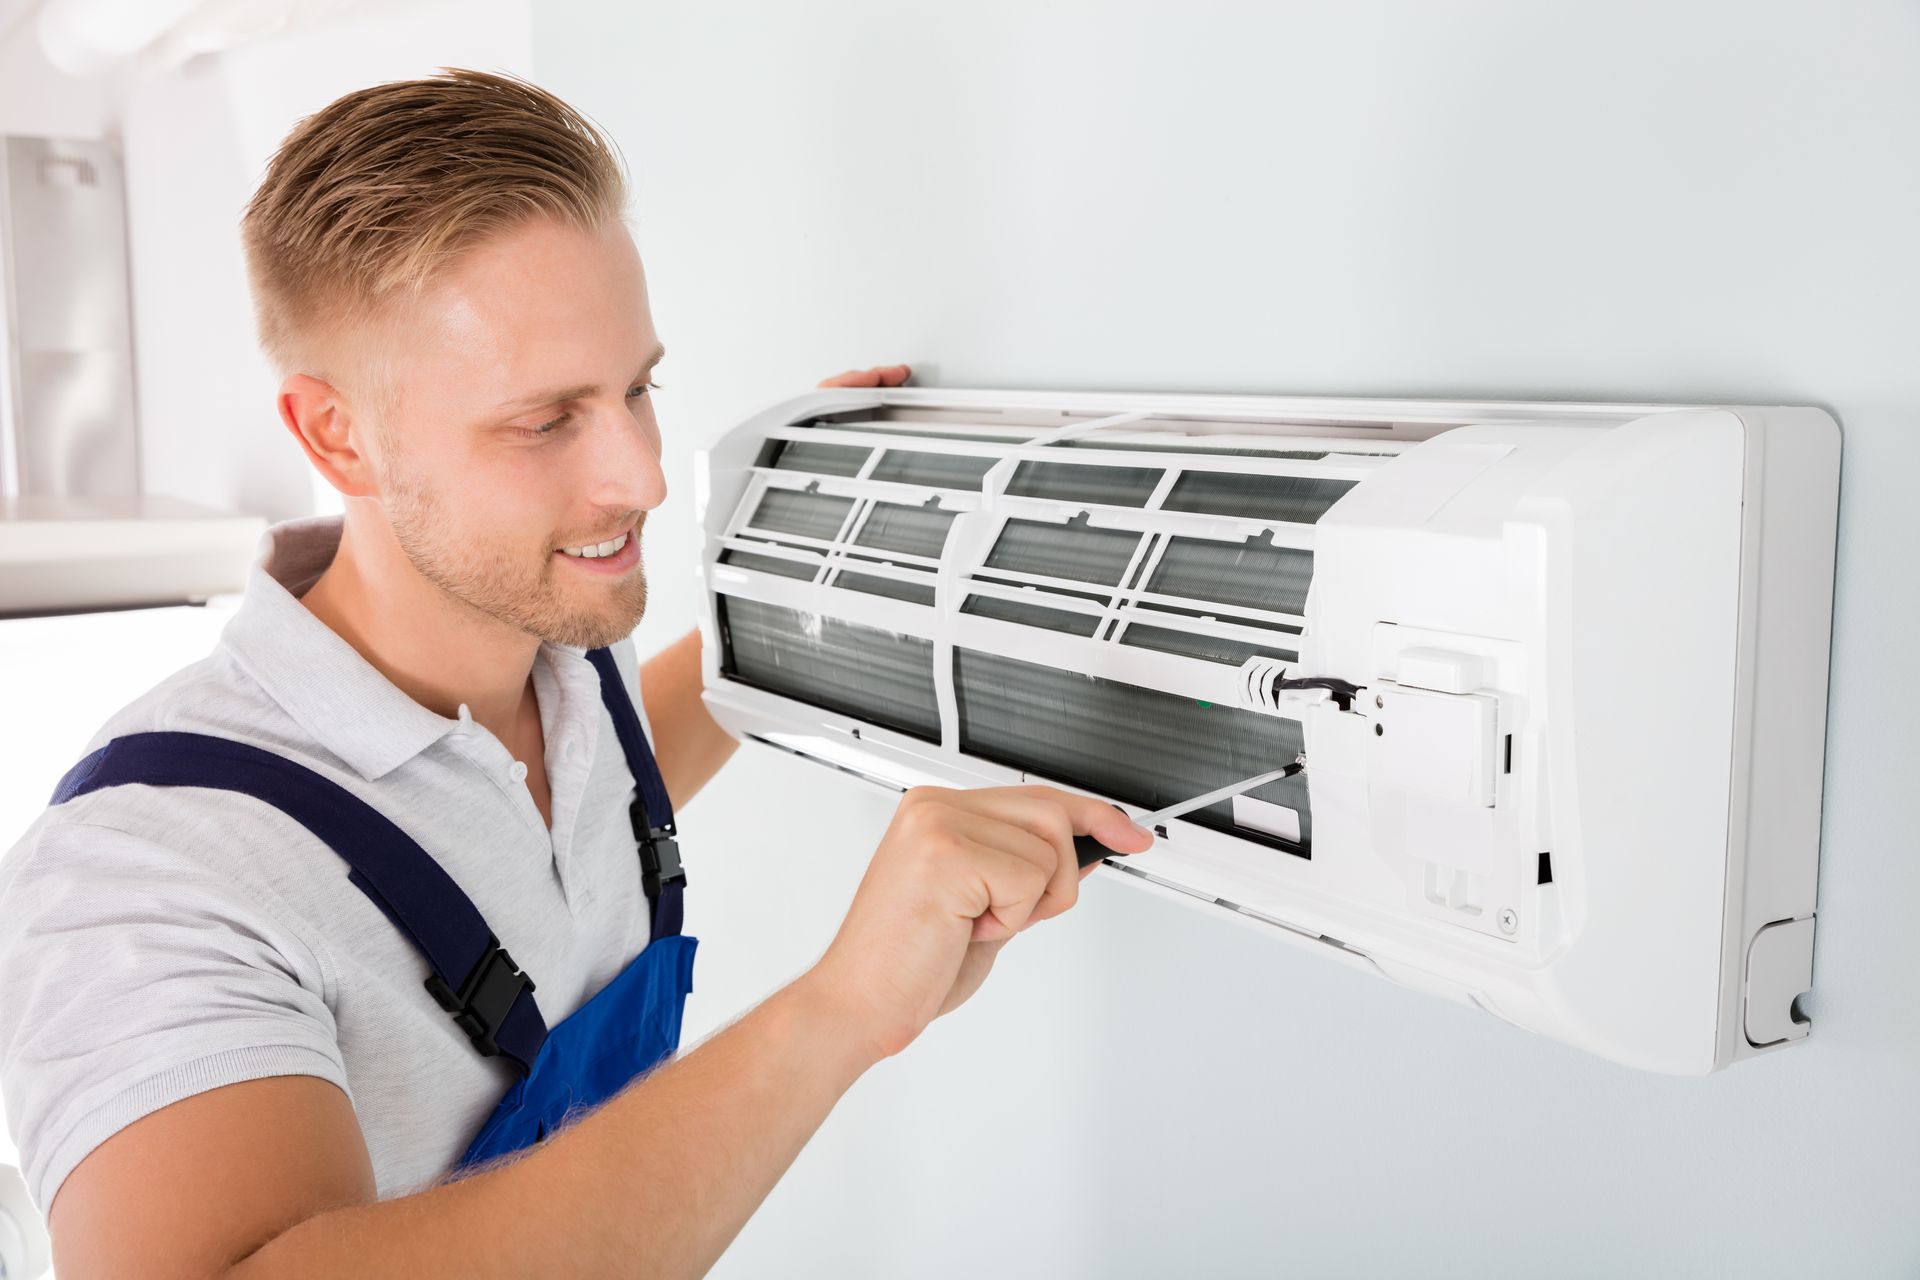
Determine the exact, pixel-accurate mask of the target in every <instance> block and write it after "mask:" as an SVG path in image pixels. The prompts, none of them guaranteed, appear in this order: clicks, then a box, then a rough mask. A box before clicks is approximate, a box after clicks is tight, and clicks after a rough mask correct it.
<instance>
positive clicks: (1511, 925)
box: [1500, 907, 1520, 933]
mask: <svg viewBox="0 0 1920 1280" xmlns="http://www.w3.org/2000/svg"><path fill="white" fill-rule="evenodd" d="M1519 927H1520V913H1519V912H1518V911H1515V910H1514V909H1513V908H1512V907H1502V908H1500V932H1502V933H1512V932H1513V931H1514V930H1515V929H1518V928H1519Z"/></svg>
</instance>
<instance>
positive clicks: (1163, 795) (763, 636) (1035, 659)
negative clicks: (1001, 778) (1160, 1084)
mask: <svg viewBox="0 0 1920 1280" xmlns="http://www.w3.org/2000/svg"><path fill="white" fill-rule="evenodd" d="M1025 425H1026V426H1028V427H1029V428H1030V429H1029V430H1026V431H1024V433H1023V432H1021V431H1020V430H1019V429H1018V425H1017V424H1012V423H992V422H977V423H974V422H965V421H959V420H954V419H952V418H943V419H940V420H891V421H889V420H887V419H885V418H880V417H864V418H854V419H851V420H847V419H845V418H844V417H843V418H842V419H841V420H834V419H815V420H814V421H813V422H811V423H809V424H803V425H797V426H794V427H789V428H783V429H780V430H778V431H776V432H775V433H774V434H773V436H772V438H770V439H769V440H768V441H767V442H766V444H765V445H764V447H763V448H762V449H761V452H760V455H759V458H758V461H757V464H756V465H755V466H754V467H753V469H752V478H751V479H750V480H749V482H748V483H747V485H746V489H745V492H744V494H743V495H742V497H741V499H740V501H739V503H738V506H737V508H736V510H735V513H734V517H733V519H732V520H731V521H730V522H729V525H728V527H727V530H726V532H725V534H724V535H723V538H722V541H723V548H722V550H721V552H720V554H719V556H718V561H719V563H720V564H722V565H725V566H727V567H728V568H729V569H731V570H737V571H739V572H737V573H729V574H727V575H724V576H723V577H721V578H720V579H718V580H717V583H716V586H717V589H718V590H719V592H720V593H721V595H722V596H723V597H724V599H723V601H722V603H723V605H724V608H725V619H726V628H725V631H726V634H725V637H724V640H725V643H726V646H727V654H726V662H727V667H728V670H729V672H730V673H731V674H733V675H734V676H735V678H737V679H739V680H740V681H742V682H744V683H747V684H751V685H754V686H756V687H759V688H761V689H765V690H768V691H770V692H774V693H778V694H781V695H783V696H786V697H790V698H795V699H798V700H801V701H804V702H808V703H811V704H813V705H816V706H819V707H822V708H826V709H829V710H833V711H836V712H839V713H842V714H845V715H849V716H853V717H856V718H858V719H859V720H861V721H863V722H865V723H866V724H868V725H871V726H874V727H876V728H879V729H890V730H893V731H896V732H899V733H903V734H907V735H910V736H912V737H914V738H917V739H920V740H924V741H936V742H942V743H947V744H951V745H952V746H953V747H954V748H955V749H957V750H958V751H960V752H961V753H963V754H965V755H969V756H973V757H976V758H978V759H981V760H989V761H993V762H995V763H998V764H1001V765H1006V766H1010V767H1014V768H1018V769H1020V770H1022V771H1024V772H1027V773H1029V774H1032V775H1033V776H1036V777H1042V778H1050V779H1053V780H1055V781H1059V782H1063V783H1068V784H1072V785H1078V786H1083V787H1087V788H1089V789H1093V790H1098V791H1100V792H1102V793H1104V794H1109V795H1113V796H1115V797H1119V798H1124V799H1132V800H1137V801H1138V802H1139V803H1141V804H1143V805H1151V804H1155V803H1157V802H1159V801H1162V800H1173V799H1178V798H1180V797H1181V796H1183V795H1190V794H1195V793H1198V792H1203V791H1206V790H1208V789H1210V788H1214V787H1218V786H1220V785H1222V784H1224V783H1226V782H1230V781H1233V780H1235V779H1237V778H1241V777H1246V776H1249V775H1251V774H1254V773H1258V772H1260V771H1261V769H1262V767H1263V766H1265V765H1266V764H1267V763H1268V762H1269V761H1271V760H1281V761H1283V762H1284V761H1285V760H1289V759H1291V758H1292V757H1293V755H1295V754H1297V753H1298V751H1299V749H1300V729H1299V725H1298V723H1297V722H1294V721H1292V720H1289V719H1287V718H1286V717H1285V716H1284V715H1281V714H1276V712H1275V708H1273V707H1272V706H1270V705H1262V706H1261V707H1260V708H1259V709H1258V710H1249V709H1247V702H1246V699H1245V698H1244V697H1241V696H1239V694H1238V692H1237V691H1238V689H1239V688H1241V687H1243V686H1244V683H1245V682H1244V680H1242V679H1241V678H1240V675H1241V673H1240V668H1241V666H1242V665H1243V664H1245V663H1247V662H1249V661H1250V660H1255V661H1259V662H1262V663H1266V664H1273V663H1278V664H1281V665H1283V666H1284V665H1287V664H1292V663H1295V662H1297V661H1298V660H1299V656H1300V650H1301V646H1302V643H1303V641H1304V636H1303V631H1304V617H1303V615H1304V613H1305V608H1306V595H1307V589H1308V587H1309V585H1310V584H1311V582H1312V576H1313V537H1314V532H1313V530H1314V525H1315V524H1316V523H1317V522H1318V521H1319V520H1320V518H1321V517H1322V516H1324V515H1325V514H1326V512H1327V511H1328V510H1329V509H1330V508H1331V507H1332V506H1333V505H1334V503H1336V502H1338V501H1339V500H1340V498H1341V496H1343V495H1344V494H1345V493H1346V492H1347V491H1348V490H1350V489H1351V488H1352V487H1353V486H1354V485H1355V484H1356V483H1358V482H1359V480H1360V479H1361V478H1363V477H1364V476H1365V475H1367V474H1369V473H1371V471H1373V470H1375V469H1377V468H1379V467H1380V466H1382V465H1384V464H1385V463H1386V462H1387V461H1388V460H1389V459H1390V458H1391V457H1392V456H1393V455H1394V454H1395V453H1397V452H1398V451H1399V450H1400V449H1401V448H1403V447H1404V445H1403V444H1402V443H1401V442H1398V441H1390V440H1366V441H1352V440H1335V439H1325V438H1316V437H1315V436H1314V435H1313V428H1312V427H1311V426H1310V425H1307V424H1303V425H1302V426H1300V427H1299V428H1297V429H1296V434H1298V435H1300V436H1301V437H1302V440H1301V444H1302V445H1303V446H1306V447H1298V448H1296V447H1288V446H1281V445H1276V443H1275V442H1274V441H1273V440H1272V438H1271V437H1263V438H1259V439H1250V438H1246V437H1241V438H1238V439H1236V438H1235V437H1234V436H1233V435H1232V434H1230V433H1229V431H1228V428H1230V425H1231V424H1222V423H1215V424H1207V423H1195V422H1186V421H1183V422H1178V423H1175V422H1171V421H1169V422H1157V421H1154V420H1151V419H1144V418H1138V417H1130V418H1128V419H1126V420H1110V421H1108V422H1107V423H1106V424H1105V425H1102V424H1101V423H1099V422H1084V421H1082V422H1054V423H1045V422H1035V423H1031V424H1025ZM956 529H961V530H964V532H963V534H961V535H959V536H956V532H955V531H956ZM943 584H944V590H945V591H946V593H947V595H946V597H945V598H943V597H942V594H941V592H942V590H943ZM943 686H949V687H950V688H951V691H952V695H951V697H950V698H949V699H947V700H946V703H947V705H948V707H949V710H948V711H947V712H946V714H945V717H944V720H943V716H942V710H941V708H942V703H943V699H942V697H941V690H942V687H943ZM1183 686H1184V692H1174V690H1181V689H1182V688H1183ZM1037 723H1044V724H1046V725H1049V726H1052V727H1051V729H1049V730H1048V731H1047V732H1044V733H1039V732H1036V731H1035V730H1034V725H1035V724H1037ZM1248 799H1249V800H1250V801H1257V802H1261V803H1262V804H1264V805H1267V806H1280V807H1283V808H1285V809H1286V810H1288V811H1290V813H1291V814H1292V815H1293V816H1292V817H1290V818H1289V819H1288V821H1287V823H1286V824H1285V825H1286V826H1287V827H1288V828H1289V829H1291V828H1292V827H1293V826H1294V825H1295V822H1294V819H1296V818H1297V827H1298V831H1299V838H1298V839H1297V840H1295V839H1288V838H1283V837H1280V836H1276V835H1274V834H1272V833H1271V831H1270V830H1262V829H1258V828H1256V827H1254V826H1252V825H1247V826H1236V824H1235V820H1234V819H1235V813H1236V809H1235V807H1234V806H1233V805H1231V804H1227V803H1224V802H1223V803H1221V804H1218V805H1215V806H1212V807H1211V808H1209V809H1207V810H1204V811H1201V812H1199V813H1197V814H1195V815H1193V816H1192V817H1191V818H1190V819H1189V821H1192V822H1196V823H1198V824H1200V825H1203V826H1209V827H1213V828H1216V829H1219V830H1223V831H1232V832H1233V833H1234V834H1236V835H1240V836H1242V837H1244V838H1246V839H1249V840H1252V841H1255V842H1258V843H1263V844H1267V845H1270V846H1273V847H1276V848H1280V849H1284V850H1286V851H1287V852H1291V853H1296V854H1302V855H1304V854H1306V853H1307V852H1308V850H1309V848H1310V846H1311V841H1312V821H1311V815H1310V813H1309V806H1308V801H1307V787H1306V785H1305V783H1304V782H1302V781H1300V780H1299V779H1287V780H1285V781H1283V782H1280V783H1276V784H1272V785H1271V786H1269V787H1267V788H1263V789H1262V791H1261V792H1258V793H1255V794H1254V795H1252V796H1250V797H1248ZM1258 808H1259V806H1257V805H1251V804H1243V805H1242V806H1240V809H1239V812H1242V813H1250V812H1254V811H1255V810H1256V809H1258ZM1260 811H1261V812H1265V810H1264V809H1261V810H1260ZM1265 825H1267V826H1269V827H1270V826H1271V825H1272V824H1271V823H1270V822H1269V823H1267V824H1265Z"/></svg>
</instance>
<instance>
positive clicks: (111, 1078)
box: [0, 817, 347, 1212]
mask: <svg viewBox="0 0 1920 1280" xmlns="http://www.w3.org/2000/svg"><path fill="white" fill-rule="evenodd" d="M325 992H326V977H325V974H324V971H323V969H322V966H321V964H320V961H319V960H318V958H317V957H316V956H315V955H314V954H313V952H312V950H311V949H310V948H309V947H308V946H307V945H306V944H305V943H304V942H303V941H302V940H301V939H300V938H299V937H297V936H296V935H295V934H294V933H293V932H292V930H291V929H289V928H288V927H287V926H285V925H284V924H283V923H282V922H280V921H279V920H278V919H276V918H275V916H274V914H273V913H271V912H270V911H268V910H266V909H264V908H263V907H262V906H260V905H259V904H258V903H256V902H255V901H253V900H252V899H251V898H250V896H249V894H248V893H247V892H246V891H245V890H244V889H243V888H242V887H241V886H239V885H236V884H234V883H232V882H230V881H228V880H226V879H224V878H222V877H221V876H219V875H218V874H216V873H215V872H213V871H212V870H210V869H209V868H207V867H206V866H204V865H203V864H201V863H199V862H198V861H196V860H195V859H193V858H191V857H188V856H186V855H183V854H181V853H179V852H177V851H174V850H170V849H168V848H165V847H163V846H161V845H159V844H156V843H154V842H152V841H149V840H145V839H142V838H140V837H138V836H134V835H131V834H129V833H127V832H124V831H120V830H117V829H114V828H111V827H105V826H97V825H92V824H88V823H84V822H74V821H62V820H57V819H52V818H50V817H43V818H42V820H41V821H40V822H39V823H37V824H35V826H34V827H33V828H32V829H31V830H30V831H29V832H28V834H27V836H26V838H25V839H23V840H22V841H21V843H20V845H18V846H16V847H15V848H14V850H13V851H12V852H11V853H10V854H9V855H8V856H7V859H6V861H5V862H4V863H0V1098H4V1100H5V1104H6V1112H7V1124H8V1127H9V1129H10V1130H11V1131H12V1135H13V1138H14V1141H15V1142H16V1144H17V1145H18V1146H19V1148H20V1155H21V1164H22V1168H23V1171H24V1173H25V1174H26V1178H27V1185H28V1187H29V1188H30V1190H31V1191H32V1193H33V1196H34V1200H35V1202H36V1203H37V1204H39V1206H40V1207H41V1210H42V1212H44V1211H45V1210H46V1209H47V1207H48V1206H50V1205H51V1204H52V1202H53V1197H54V1195H55V1194H56V1193H57V1192H58V1191H59V1189H60V1184H61V1183H62V1182H63V1181H65V1179H66V1176H67V1175H68V1174H69V1173H70V1172H72V1170H73V1168H74V1166H75V1165H77V1164H79V1163H80V1161H81V1160H82V1159H83V1158H85V1157H86V1155H87V1154H88V1153H89V1152H91V1151H92V1150H93V1149H94V1148H95V1147H97V1146H99V1145H100V1144H101V1143H103V1142H105V1141H106V1140H107V1139H108V1138H110V1137H112V1136H113V1135H114V1134H116V1133H118V1132H119V1131H120V1130H121V1129H124V1128H126V1127H127V1126H128V1125H130V1124H132V1123H133V1122H134V1121H136V1120H139V1119H141V1118H142V1117H144V1116H147V1115H150V1114H152V1113H153V1112H155V1111H158V1110H159V1109H160V1108H162V1107H165V1106H168V1105H170V1104H171V1103H175V1102H178V1101H180V1100H182V1099H184V1098H188V1097H192V1096H193V1095H195V1094H198V1093H204V1092H206V1091H207V1090H210V1089H217V1088H220V1087H222V1086H224V1085H229V1084H237V1083H239V1082H241V1081H243V1080H256V1079H261V1078H264V1077H268V1076H287V1075H308V1076H317V1077H319V1078H321V1079H323V1080H328V1081H331V1082H332V1083H334V1084H336V1085H338V1086H339V1087H340V1088H341V1090H342V1091H345V1090H346V1088H347V1077H346V1069H345V1066H344V1063H343V1061H342V1058H341V1054H340V1048H339V1044H338V1040H337V1036H336V1033H335V1028H334V1022H333V1015H332V1013H331V1011H330V1010H329V1009H328V1006H327V1002H326V999H325Z"/></svg>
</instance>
